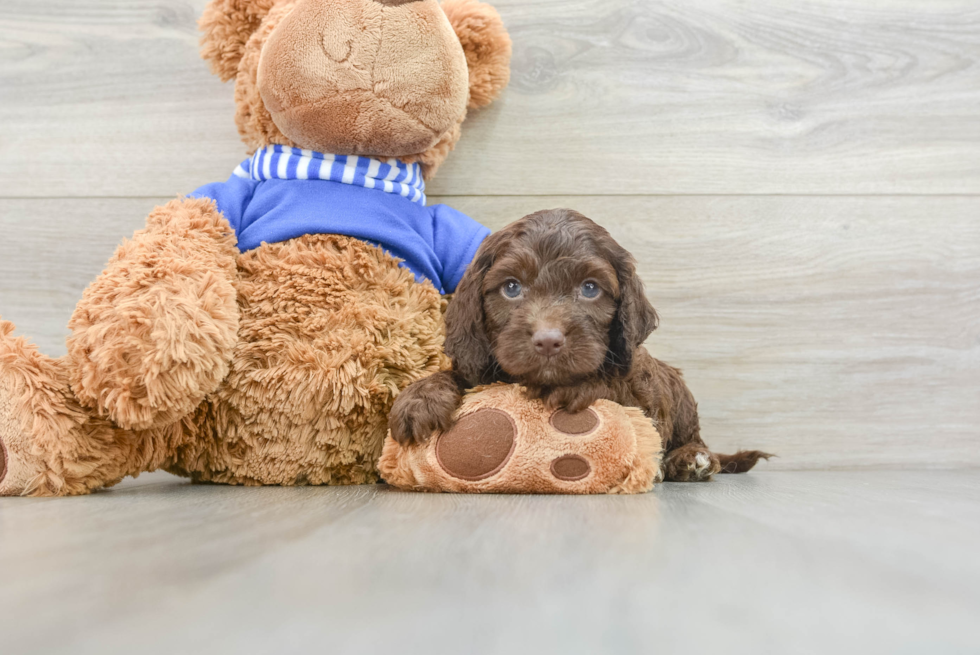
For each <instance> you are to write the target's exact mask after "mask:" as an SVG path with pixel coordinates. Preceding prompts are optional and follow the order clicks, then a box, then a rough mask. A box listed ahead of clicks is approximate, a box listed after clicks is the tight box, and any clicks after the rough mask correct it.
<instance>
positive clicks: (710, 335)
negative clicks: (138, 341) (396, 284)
mask: <svg viewBox="0 0 980 655" xmlns="http://www.w3.org/2000/svg"><path fill="white" fill-rule="evenodd" d="M496 5H497V6H498V8H499V9H500V11H501V13H502V15H503V16H504V19H505V21H506V23H507V25H508V26H509V28H510V30H511V33H512V36H513V38H514V62H513V81H512V84H511V86H510V88H509V90H508V91H507V92H506V94H505V97H504V98H503V99H502V100H501V101H499V102H498V103H497V104H495V105H494V106H492V107H490V108H488V109H486V110H484V111H482V112H479V113H477V114H475V115H473V116H472V117H471V118H470V119H469V120H468V121H467V124H466V126H465V132H464V137H463V140H462V141H461V142H460V145H459V147H458V148H457V150H456V152H455V153H453V155H452V156H451V157H450V159H449V160H448V162H447V163H446V165H445V166H444V167H443V169H442V170H441V172H440V175H439V177H438V179H436V180H435V181H433V182H432V184H430V187H429V191H430V196H432V197H433V201H436V202H438V201H442V202H447V203H449V204H452V205H454V206H456V207H457V208H459V209H461V210H463V211H467V212H469V213H470V214H471V215H473V216H474V217H476V218H478V219H479V220H482V221H483V222H485V223H486V224H487V225H490V226H491V227H494V228H498V227H501V226H503V225H505V224H506V223H508V222H510V221H511V220H514V219H516V218H519V217H520V216H522V215H524V214H525V213H528V212H530V211H533V210H536V209H541V208H544V207H554V206H569V207H574V208H577V209H579V210H580V211H583V212H584V213H586V214H587V215H589V216H591V217H593V218H595V219H596V220H598V221H599V222H601V223H602V224H604V225H606V226H607V227H608V228H609V229H610V230H611V231H612V232H613V234H614V235H615V236H616V237H617V238H619V239H620V240H621V241H623V243H624V244H627V245H628V247H630V248H631V249H632V250H633V251H634V253H635V254H636V255H637V257H638V259H639V261H640V267H641V270H642V273H643V276H644V280H645V281H646V284H647V289H648V293H649V295H650V297H651V299H652V300H653V302H654V304H655V305H656V306H657V308H658V310H659V311H660V313H661V316H662V318H663V323H662V328H661V330H659V331H658V332H657V333H655V335H654V336H653V337H652V338H651V340H650V342H649V346H650V348H651V349H652V350H653V351H654V353H655V354H656V355H657V356H660V357H662V358H663V359H666V360H668V361H670V362H672V363H674V364H676V365H678V366H681V367H682V368H684V369H685V371H686V373H687V376H688V379H689V382H690V384H691V386H692V388H693V389H694V392H695V394H696V395H697V397H698V399H699V401H700V407H701V411H702V415H703V424H704V428H705V434H706V437H707V439H708V440H709V443H711V444H712V445H713V446H715V447H716V448H717V449H720V450H726V449H732V448H735V447H739V446H752V447H755V446H758V447H762V448H765V449H768V450H772V451H775V452H778V453H779V454H780V456H781V457H780V459H779V460H778V461H773V462H772V464H771V466H773V467H780V468H845V467H889V466H902V467H909V468H911V467H930V468H948V467H963V466H975V465H977V464H980V5H977V3H976V2H973V1H971V0H941V1H939V0H937V1H935V2H929V3H922V2H916V1H914V0H879V1H877V2H864V3H857V2H849V1H846V0H811V1H806V2H799V1H797V0H759V1H757V2H752V3H744V2H738V1H736V0H687V1H685V2H654V1H647V0H498V1H497V2H496ZM203 6H204V0H142V1H140V2H133V1H132V0H4V8H3V11H2V12H0V315H2V316H3V317H4V318H6V319H9V320H13V321H14V322H15V323H16V324H17V326H18V331H19V332H20V333H22V334H25V335H27V336H29V337H31V338H32V339H34V340H35V341H36V342H37V343H38V344H39V345H40V346H41V348H42V349H43V350H44V351H45V352H48V353H50V354H53V355H60V354H62V353H64V345H63V340H64V337H65V334H66V331H65V324H66V322H67V319H68V317H69V315H70V313H71V310H72V308H73V306H74V303H75V302H76V300H77V298H78V297H79V294H80V293H81V291H82V289H83V288H84V287H85V285H86V284H87V282H88V281H89V280H90V279H91V278H92V277H93V276H94V275H95V274H97V273H98V271H99V270H101V267H102V265H103V263H104V262H105V260H106V259H107V258H108V256H109V255H110V254H111V252H112V250H113V248H114V246H115V245H116V244H117V243H118V241H119V240H120V239H121V238H122V237H124V236H126V235H128V234H130V233H131V232H132V231H133V230H134V229H137V228H139V227H140V226H141V224H142V221H143V217H144V216H145V214H146V213H147V211H149V209H150V208H152V207H153V206H154V205H155V204H157V203H159V202H162V201H164V200H166V199H168V198H169V197H172V196H173V195H175V194H179V193H186V192H188V191H190V190H192V189H194V188H196V187H197V186H199V185H201V184H203V183H205V182H210V181H214V180H220V179H225V178H227V177H228V175H229V174H230V171H231V170H232V169H233V168H234V167H235V165H236V164H237V163H238V162H239V161H241V160H242V159H243V158H244V156H245V155H244V149H243V147H242V145H241V143H240V142H239V140H238V136H237V133H236V131H235V128H234V125H233V121H232V112H233V106H232V87H231V86H230V85H222V84H221V83H220V82H219V81H218V80H217V79H216V78H213V77H211V76H210V75H209V73H208V71H207V67H206V65H205V64H204V63H203V62H202V61H201V60H200V59H199V58H198V56H197V51H196V42H197V33H196V27H195V21H196V17H197V16H198V15H199V14H200V12H201V9H202V8H203Z"/></svg>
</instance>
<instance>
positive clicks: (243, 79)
mask: <svg viewBox="0 0 980 655" xmlns="http://www.w3.org/2000/svg"><path fill="white" fill-rule="evenodd" d="M200 24H201V28H202V30H203V32H204V36H203V38H202V54H203V56H204V57H205V58H206V59H207V60H209V61H210V63H211V66H212V69H213V70H214V72H215V73H217V74H218V75H219V76H220V77H221V78H222V79H223V80H230V79H232V78H234V79H235V80H236V86H235V99H236V104H237V115H236V122H237V124H238V128H239V131H240V132H241V135H242V138H243V140H244V141H245V143H246V144H247V145H248V147H249V148H250V149H251V150H252V151H253V155H252V156H251V157H250V158H249V159H248V160H246V162H244V163H243V164H242V165H241V166H239V168H238V169H236V170H235V172H234V174H233V175H232V176H231V178H230V179H229V180H228V181H227V182H224V183H220V184H212V185H208V186H206V187H202V188H201V189H199V190H198V191H196V192H194V194H192V195H191V196H190V197H186V198H181V199H177V200H174V201H172V202H170V203H168V204H166V205H164V206H162V207H158V208H157V209H155V210H154V211H153V212H152V213H151V214H150V216H149V218H148V219H147V222H146V228H145V229H143V230H140V231H139V232H137V233H136V234H135V235H134V236H133V238H132V239H131V240H127V241H124V242H123V243H122V244H121V245H120V246H119V248H118V249H117V251H116V253H115V254H114V255H113V257H112V259H110V261H109V263H108V265H107V266H106V269H105V270H104V271H103V272H102V274H101V275H100V276H99V277H98V278H97V279H96V280H95V281H94V282H93V283H92V284H91V285H90V286H89V287H88V288H87V289H86V291H85V293H84V295H83V297H82V299H81V301H80V302H79V304H78V306H77V307H76V309H75V312H74V314H73V316H72V318H71V322H70V324H69V328H70V330H71V336H70V337H69V339H68V354H67V355H66V356H65V357H62V358H60V359H52V358H48V357H45V356H44V355H42V354H40V353H39V352H37V349H36V348H35V347H34V346H32V345H29V344H28V343H27V342H26V341H25V340H24V339H22V338H13V337H12V336H11V334H12V332H13V325H11V324H10V323H9V322H3V321H0V495H5V496H9V495H71V494H83V493H87V492H89V491H91V490H93V489H97V488H99V487H104V486H109V485H112V484H115V483H116V482H118V481H119V480H121V479H122V478H124V477H125V476H128V475H136V474H138V473H140V472H143V471H151V470H154V469H159V468H162V469H165V470H167V471H170V472H172V473H176V474H178V475H183V476H189V477H191V478H192V479H194V480H200V481H212V482H222V483H230V484H248V485H258V484H282V485H295V484H357V483H366V482H373V481H376V480H377V479H378V471H377V461H378V457H379V455H380V453H381V446H382V441H383V439H384V436H385V433H386V424H387V413H388V410H389V409H390V406H391V403H392V400H393V398H394V396H395V395H397V393H398V392H399V391H400V390H401V389H403V388H404V387H405V386H407V385H408V384H410V383H411V382H413V381H415V380H417V379H420V378H422V377H424V376H426V375H428V374H430V373H432V372H435V371H437V370H440V369H441V368H444V367H445V366H446V361H445V356H444V355H443V353H442V344H443V336H444V334H443V324H442V308H443V305H444V300H443V298H442V296H441V293H450V292H452V290H453V288H454V286H455V284H456V282H458V280H459V278H460V277H461V275H462V271H463V270H464V269H465V268H466V266H467V265H468V263H469V260H470V259H471V258H472V255H473V253H474V252H475V250H476V248H477V246H478V245H479V243H480V242H481V241H482V239H483V237H485V236H486V234H487V233H488V231H487V230H486V229H485V228H483V227H482V226H480V225H479V224H477V223H475V222H474V221H472V220H471V219H469V218H467V217H465V216H463V215H462V214H459V213H458V212H455V211H454V210H452V209H450V208H448V207H444V206H434V207H429V206H426V204H425V194H424V180H425V179H428V178H430V177H431V176H432V175H433V174H434V173H435V171H436V170H437V169H438V167H439V165H440V164H441V163H442V161H443V160H444V159H445V158H446V155H447V154H448V152H449V151H450V150H451V149H452V148H453V146H454V144H455V143H456V141H457V139H459V136H460V126H461V124H462V122H463V120H464V118H465V117H466V113H467V110H468V109H472V108H476V107H482V106H484V105H487V104H488V103H490V102H491V101H492V100H493V99H494V98H495V97H496V96H497V95H498V94H499V93H500V91H501V89H502V88H503V87H504V86H505V85H506V83H507V80H508V76H509V60H510V40H509V38H508V36H507V32H506V30H505V29H504V27H503V24H502V22H501V20H500V18H499V16H498V15H497V13H496V11H495V10H494V9H492V8H491V7H490V6H488V5H486V4H483V3H480V2H477V1H475V0H445V1H444V2H443V3H442V4H441V5H440V4H439V3H437V2H436V0H212V2H211V3H210V5H209V6H208V7H207V9H206V10H205V13H204V15H203V17H202V18H201V23H200Z"/></svg>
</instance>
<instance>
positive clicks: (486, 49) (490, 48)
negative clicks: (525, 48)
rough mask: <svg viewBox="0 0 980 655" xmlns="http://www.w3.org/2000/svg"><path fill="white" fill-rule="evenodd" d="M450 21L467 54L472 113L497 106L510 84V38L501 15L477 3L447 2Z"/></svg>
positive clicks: (444, 7) (468, 0) (444, 5)
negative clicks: (499, 97)
mask: <svg viewBox="0 0 980 655" xmlns="http://www.w3.org/2000/svg"><path fill="white" fill-rule="evenodd" d="M442 10H443V11H444V12H445V13H446V16H447V17H448V18H449V22H450V24H451V25H452V26H453V30H454V31H455V32H456V36H457V37H459V42H460V43H462V44H463V52H465V53H466V63H467V65H468V67H469V71H470V104H469V107H470V109H476V108H478V107H484V106H486V105H489V104H490V103H491V102H493V101H494V100H495V99H496V98H497V96H498V95H500V92H501V91H502V90H503V88H504V87H505V86H507V82H508V81H510V54H511V42H510V35H509V34H507V29H506V28H505V27H504V22H503V21H502V20H500V14H498V13H497V10H496V9H494V8H493V7H491V6H490V5H488V4H486V3H483V2H478V1H477V0H445V2H443V3H442Z"/></svg>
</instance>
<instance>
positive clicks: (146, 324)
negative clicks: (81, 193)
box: [68, 198, 239, 429]
mask: <svg viewBox="0 0 980 655" xmlns="http://www.w3.org/2000/svg"><path fill="white" fill-rule="evenodd" d="M237 256H238V249H237V247H236V240H235V236H234V233H233V231H232V229H231V226H230V225H229V223H228V221H227V220H226V219H225V218H224V217H223V216H222V215H221V213H220V212H218V210H217V208H216V207H215V205H214V203H213V202H212V201H211V200H207V199H190V198H187V199H181V200H174V201H172V202H170V203H168V204H166V205H164V206H162V207H158V208H157V209H155V210H154V211H153V212H152V213H151V214H150V216H149V217H148V218H147V221H146V228H145V229H143V230H140V231H139V232H137V233H136V234H135V235H134V236H133V238H132V240H127V241H124V242H123V243H122V244H121V245H120V246H119V248H118V249H117V250H116V253H115V255H114V256H113V257H112V259H110V260H109V264H108V266H107V267H106V269H105V270H104V271H103V272H102V274H101V275H99V277H98V278H96V280H95V281H94V282H93V283H92V284H91V285H89V287H88V288H87V289H86V290H85V293H84V294H83V296H82V299H81V301H80V302H79V303H78V306H77V307H76V309H75V313H74V314H73V316H72V318H71V321H70V323H69V328H70V329H71V330H72V335H71V336H70V337H69V339H68V356H69V358H70V359H71V361H72V364H73V365H72V367H71V379H70V382H71V387H72V390H73V391H74V393H75V395H76V397H77V398H78V400H79V401H81V403H82V404H83V405H85V406H86V407H89V408H91V409H93V410H94V411H95V412H96V413H97V415H99V416H102V417H106V418H108V419H110V420H111V421H112V422H113V423H114V424H116V425H118V426H120V427H124V428H129V429H149V428H154V427H160V426H165V425H170V424H173V423H174V422H176V421H178V420H179V419H181V418H182V417H184V416H186V415H187V414H189V413H190V412H191V411H193V410H194V408H196V407H197V406H198V405H200V403H201V402H202V400H203V399H204V398H205V396H207V395H208V394H210V393H212V392H213V391H215V389H217V388H218V385H219V384H220V382H221V380H222V379H223V378H224V377H225V375H227V373H228V366H229V362H230V360H231V357H232V352H233V348H234V345H235V343H236V340H237V333H238V320H239V311H238V305H237V297H236V291H235V280H236V275H237V273H236V263H235V262H236V257H237Z"/></svg>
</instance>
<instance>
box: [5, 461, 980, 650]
mask: <svg viewBox="0 0 980 655" xmlns="http://www.w3.org/2000/svg"><path fill="white" fill-rule="evenodd" d="M0 520H2V527H3V529H2V532H0V570H2V571H3V578H4V579H3V584H2V585H0V633H2V634H3V643H4V651H5V652H9V653H27V652H39V653H40V652H43V653H72V654H73V655H79V654H84V653H100V654H104V653H131V652H134V651H136V652H140V653H147V654H148V655H154V654H157V653H159V654H167V655H170V654H171V653H216V652H249V653H270V652H277V653H279V652H286V653H299V652H322V651H329V652H330V653H366V652H370V653H395V652H397V653H406V654H411V653H432V654H441V653H453V654H458V653H473V654H474V655H483V654H488V653H508V654H510V653H528V652H533V653H575V654H577V653H588V654H593V653H649V652H664V653H678V652H690V651H691V650H696V651H698V652H702V651H703V652H713V651H718V652H722V651H723V652H725V653H732V654H733V655H741V654H743V653H744V654H752V655H756V654H758V653H786V654H794V653H902V652H941V653H960V652H963V653H967V652H976V650H977V649H978V648H980V628H978V625H977V622H976V616H977V614H978V613H980V592H978V588H980V565H978V562H977V558H976V556H975V554H976V550H977V548H978V547H980V527H978V526H980V476H978V473H977V472H976V471H946V472H919V473H916V474H915V475H914V476H913V475H910V474H908V473H902V472H887V471H875V472H792V473H789V472H786V473H773V472H769V473H766V472H761V473H760V472H752V473H749V474H747V475H740V476H726V477H723V478H719V479H718V480H717V481H716V482H714V483H709V484H687V485H685V484H683V483H668V484H665V485H660V486H658V488H657V490H656V491H654V492H653V493H650V494H646V495H643V496H635V497H601V496H600V497H541V496H537V497H534V496H530V497H528V496H524V497H521V496H480V497H472V496H463V497H461V496H454V495H443V494H411V493H400V492H395V491H390V490H388V489H386V488H385V487H383V486H370V487H347V488H292V489H288V488H275V487H266V488H255V489H242V488H228V487H221V486H195V485H190V484H188V483H186V482H183V481H162V482H161V481H155V480H154V479H153V478H151V479H150V480H148V481H144V479H143V478H141V479H140V480H138V481H136V483H135V484H133V486H128V485H127V484H126V483H124V484H123V485H121V486H120V487H119V488H117V489H115V490H112V491H109V492H103V493H99V494H96V495H94V496H89V497H83V498H74V499H55V500H50V501H48V500H32V499H19V498H16V499H13V498H4V499H0ZM692 645H694V646H692Z"/></svg>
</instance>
